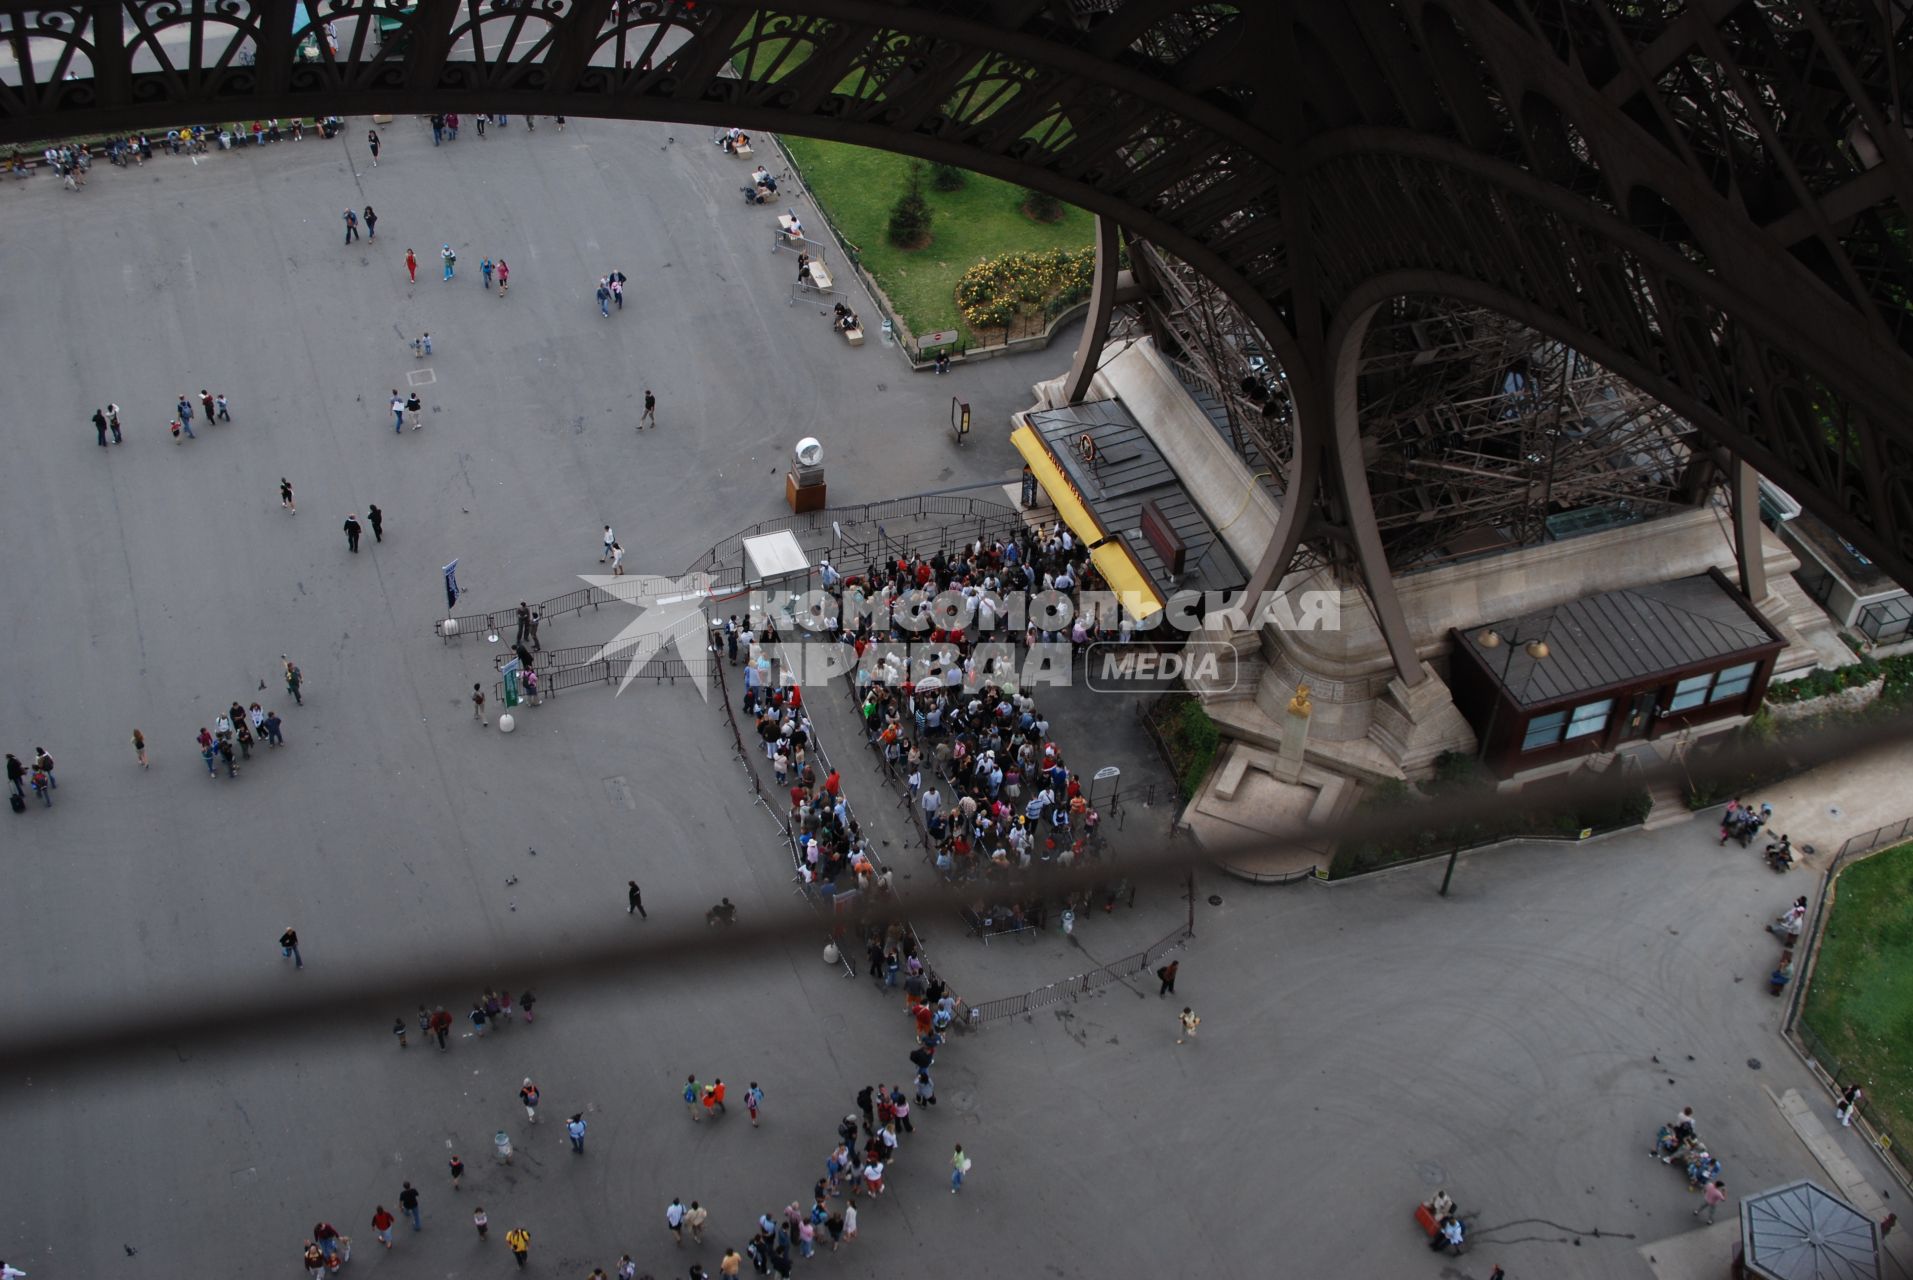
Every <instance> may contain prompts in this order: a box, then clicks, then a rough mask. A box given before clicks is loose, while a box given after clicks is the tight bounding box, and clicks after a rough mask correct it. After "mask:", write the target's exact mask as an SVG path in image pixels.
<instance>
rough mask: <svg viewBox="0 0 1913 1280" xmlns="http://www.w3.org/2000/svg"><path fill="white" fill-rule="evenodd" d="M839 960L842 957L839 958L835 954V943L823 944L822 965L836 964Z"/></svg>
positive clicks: (836, 953)
mask: <svg viewBox="0 0 1913 1280" xmlns="http://www.w3.org/2000/svg"><path fill="white" fill-rule="evenodd" d="M841 958H842V957H841V956H839V954H838V952H837V944H836V943H834V942H826V943H825V944H824V963H825V964H836V963H837V962H838V961H839V960H840V959H841Z"/></svg>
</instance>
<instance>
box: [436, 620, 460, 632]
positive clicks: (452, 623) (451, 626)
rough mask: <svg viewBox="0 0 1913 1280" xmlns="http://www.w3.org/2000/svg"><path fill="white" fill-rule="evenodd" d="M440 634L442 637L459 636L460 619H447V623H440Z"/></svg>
mask: <svg viewBox="0 0 1913 1280" xmlns="http://www.w3.org/2000/svg"><path fill="white" fill-rule="evenodd" d="M438 633H439V634H440V635H442V636H455V635H457V634H458V619H457V618H447V619H445V621H443V622H441V623H439V624H438Z"/></svg>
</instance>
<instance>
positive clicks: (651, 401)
mask: <svg viewBox="0 0 1913 1280" xmlns="http://www.w3.org/2000/svg"><path fill="white" fill-rule="evenodd" d="M647 422H648V423H650V424H651V430H653V431H656V430H657V429H658V398H657V397H656V396H654V395H652V394H651V388H649V387H646V388H645V389H644V416H643V417H641V418H639V419H638V430H640V431H642V430H644V424H645V423H647Z"/></svg>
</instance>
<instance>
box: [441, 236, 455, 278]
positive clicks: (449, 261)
mask: <svg viewBox="0 0 1913 1280" xmlns="http://www.w3.org/2000/svg"><path fill="white" fill-rule="evenodd" d="M438 257H439V261H440V262H443V263H444V264H445V278H446V279H447V280H450V279H451V278H452V269H453V268H454V267H456V266H457V265H458V255H457V254H456V253H454V252H452V246H450V245H449V244H448V245H446V246H445V247H444V248H443V249H440V250H439V251H438Z"/></svg>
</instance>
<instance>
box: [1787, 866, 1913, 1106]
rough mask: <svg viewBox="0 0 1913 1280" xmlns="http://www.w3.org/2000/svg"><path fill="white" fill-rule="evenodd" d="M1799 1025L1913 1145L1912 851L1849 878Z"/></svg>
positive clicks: (1830, 1064)
mask: <svg viewBox="0 0 1913 1280" xmlns="http://www.w3.org/2000/svg"><path fill="white" fill-rule="evenodd" d="M1801 1020H1802V1022H1803V1023H1804V1024H1805V1026H1806V1027H1807V1029H1808V1030H1810V1031H1812V1032H1813V1034H1814V1035H1815V1036H1817V1037H1819V1038H1820V1040H1821V1041H1822V1042H1823V1044H1824V1046H1825V1047H1824V1051H1823V1052H1824V1056H1823V1058H1822V1065H1823V1066H1825V1067H1826V1068H1827V1069H1828V1070H1830V1071H1832V1070H1835V1069H1836V1068H1835V1062H1836V1061H1837V1063H1838V1072H1839V1075H1840V1082H1841V1083H1842V1084H1845V1083H1847V1082H1849V1081H1850V1080H1857V1081H1858V1082H1859V1083H1860V1084H1861V1086H1862V1087H1864V1088H1865V1089H1866V1093H1867V1098H1868V1101H1869V1104H1870V1105H1869V1107H1868V1110H1869V1112H1870V1113H1871V1114H1872V1115H1873V1116H1874V1117H1875V1118H1876V1119H1877V1121H1878V1122H1879V1123H1880V1124H1883V1125H1884V1126H1885V1127H1886V1129H1887V1131H1888V1132H1890V1133H1892V1134H1893V1135H1894V1137H1895V1139H1896V1140H1898V1141H1900V1142H1913V844H1903V845H1899V846H1898V847H1896V848H1893V849H1888V850H1887V851H1886V852H1884V853H1878V854H1875V855H1874V856H1872V857H1871V858H1868V859H1867V860H1866V861H1864V862H1861V863H1858V864H1856V865H1854V866H1852V867H1850V868H1848V869H1847V870H1846V871H1844V872H1842V873H1841V875H1840V880H1839V884H1838V891H1837V893H1836V895H1835V898H1834V905H1833V915H1832V916H1831V918H1830V919H1829V920H1828V921H1827V929H1826V934H1825V939H1824V941H1823V942H1822V944H1821V947H1820V958H1819V960H1818V961H1817V962H1816V964H1815V966H1814V971H1813V987H1812V989H1811V990H1809V991H1808V992H1807V1005H1806V1009H1805V1011H1804V1014H1803V1016H1802V1019H1801ZM1829 1058H1831V1059H1833V1060H1835V1061H1828V1060H1827V1059H1829Z"/></svg>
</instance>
